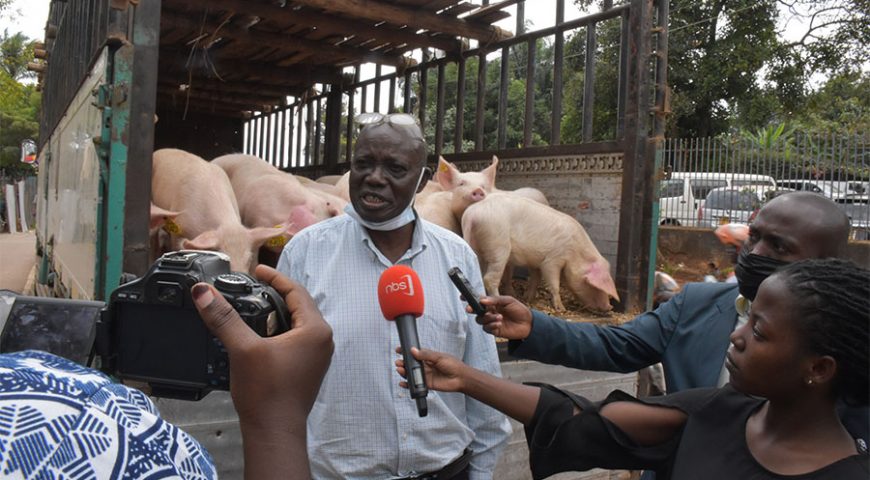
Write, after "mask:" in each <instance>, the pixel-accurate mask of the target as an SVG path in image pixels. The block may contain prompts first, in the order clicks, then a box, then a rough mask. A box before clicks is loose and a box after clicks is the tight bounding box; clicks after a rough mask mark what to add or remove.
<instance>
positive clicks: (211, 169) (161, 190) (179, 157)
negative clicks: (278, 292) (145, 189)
mask: <svg viewBox="0 0 870 480" xmlns="http://www.w3.org/2000/svg"><path fill="white" fill-rule="evenodd" d="M151 200H152V202H153V203H154V204H155V205H157V206H159V207H160V208H162V209H166V210H169V211H172V212H179V213H178V215H177V216H176V217H175V218H174V219H173V221H172V224H171V225H170V228H168V229H167V230H168V231H169V232H170V234H171V235H170V238H171V247H172V249H173V250H178V249H189V250H217V251H221V252H224V253H226V254H227V255H228V256H229V257H230V268H232V269H233V270H234V271H241V272H252V271H253V268H254V267H255V266H256V255H255V252H256V251H257V249H259V247H260V246H261V245H262V244H264V243H265V242H266V241H268V240H269V239H271V238H274V237H276V236H280V235H282V234H283V233H284V231H285V229H286V226H284V225H280V226H277V227H269V228H252V229H248V228H246V227H245V226H243V225H242V221H241V217H240V216H239V207H238V204H237V203H236V198H235V196H234V195H233V188H232V185H231V184H230V180H229V178H228V177H227V174H226V173H225V172H224V171H223V170H222V169H221V168H220V167H218V166H217V165H212V164H210V163H209V162H207V161H205V160H204V159H202V158H200V157H198V156H196V155H194V154H192V153H188V152H185V151H183V150H176V149H171V148H166V149H160V150H157V151H155V152H154V156H153V166H152V177H151ZM167 223H168V222H167Z"/></svg>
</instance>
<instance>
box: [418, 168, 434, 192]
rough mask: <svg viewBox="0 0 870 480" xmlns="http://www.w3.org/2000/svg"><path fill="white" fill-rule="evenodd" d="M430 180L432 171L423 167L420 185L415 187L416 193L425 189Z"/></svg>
mask: <svg viewBox="0 0 870 480" xmlns="http://www.w3.org/2000/svg"><path fill="white" fill-rule="evenodd" d="M431 178H432V169H431V168H429V167H423V176H422V177H421V178H420V185H417V192H415V193H420V192H422V191H423V189H424V188H426V184H427V183H428V182H429V180H430V179H431Z"/></svg>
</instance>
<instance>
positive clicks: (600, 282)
mask: <svg viewBox="0 0 870 480" xmlns="http://www.w3.org/2000/svg"><path fill="white" fill-rule="evenodd" d="M586 281H587V282H589V285H592V286H593V287H595V288H597V289H599V290H601V291H602V292H604V293H606V294H608V295H610V297H611V298H613V299H615V300H616V301H617V302H618V301H619V294H618V293H616V285H614V284H613V278H611V277H610V268H609V267H608V265H607V263H602V262H595V263H593V264H592V266H591V267H590V268H589V271H587V272H586Z"/></svg>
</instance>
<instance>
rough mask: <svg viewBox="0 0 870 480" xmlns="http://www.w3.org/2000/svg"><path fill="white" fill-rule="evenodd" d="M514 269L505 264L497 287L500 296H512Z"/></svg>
mask: <svg viewBox="0 0 870 480" xmlns="http://www.w3.org/2000/svg"><path fill="white" fill-rule="evenodd" d="M513 279H514V267H513V265H511V264H507V266H506V267H505V269H504V274H503V275H502V276H501V284H500V285H499V287H498V288H499V291H500V292H501V294H502V295H510V296H512V297H513V296H515V295H514V285H513Z"/></svg>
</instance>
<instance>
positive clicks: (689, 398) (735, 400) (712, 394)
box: [642, 385, 762, 414]
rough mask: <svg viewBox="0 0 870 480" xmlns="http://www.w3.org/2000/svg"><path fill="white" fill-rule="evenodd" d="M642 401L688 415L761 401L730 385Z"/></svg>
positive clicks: (697, 389) (686, 391)
mask: <svg viewBox="0 0 870 480" xmlns="http://www.w3.org/2000/svg"><path fill="white" fill-rule="evenodd" d="M642 401H643V403H646V404H648V405H659V406H664V407H674V408H679V409H680V410H682V411H684V412H686V413H688V414H694V413H697V412H699V411H701V410H705V409H708V408H709V409H712V410H714V411H725V410H726V409H729V408H731V409H733V408H735V407H738V408H739V407H744V406H746V405H751V406H752V405H756V404H758V403H759V402H761V401H762V400H760V399H757V398H755V397H750V396H748V395H746V394H744V393H740V392H738V391H736V390H734V388H732V387H731V386H730V385H726V386H725V387H722V388H710V387H705V388H690V389H686V390H680V391H679V392H674V393H670V394H668V395H664V396H660V397H646V398H644V399H643V400H642Z"/></svg>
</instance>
